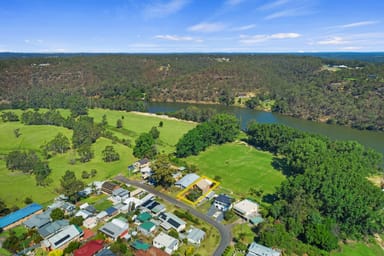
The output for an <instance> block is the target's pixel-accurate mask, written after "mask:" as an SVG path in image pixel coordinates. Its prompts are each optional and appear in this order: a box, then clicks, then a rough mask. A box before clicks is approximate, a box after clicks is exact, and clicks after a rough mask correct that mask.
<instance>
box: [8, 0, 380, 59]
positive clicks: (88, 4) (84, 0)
mask: <svg viewBox="0 0 384 256" xmlns="http://www.w3.org/2000/svg"><path fill="white" fill-rule="evenodd" d="M383 10H384V1H382V0H271V1H265V0H221V1H219V0H2V1H1V2H0V52H4V51H12V52H132V53H133V52H329V51H361V52H369V51H384V26H383V24H384V18H383V17H384V16H383Z"/></svg>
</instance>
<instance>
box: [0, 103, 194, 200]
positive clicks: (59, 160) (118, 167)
mask: <svg viewBox="0 0 384 256" xmlns="http://www.w3.org/2000/svg"><path fill="white" fill-rule="evenodd" d="M12 111H14V112H16V113H18V114H21V111H20V110H12ZM40 111H45V110H40ZM60 112H61V113H62V114H63V115H68V114H69V112H68V110H60ZM104 114H106V116H107V120H108V124H109V125H108V127H107V129H109V130H111V131H112V132H113V133H114V134H115V135H116V136H118V137H120V138H127V139H130V140H131V141H132V146H133V145H134V141H135V139H136V138H137V137H138V136H139V135H140V134H141V133H142V132H148V131H149V130H150V129H151V128H152V127H153V126H158V124H159V122H160V121H162V122H163V127H161V128H160V127H159V128H158V129H159V131H160V138H159V144H160V145H159V147H158V150H159V151H160V152H165V153H170V152H173V151H174V149H175V144H176V143H177V141H178V140H179V138H180V137H181V136H182V135H183V134H184V133H185V132H187V131H188V130H189V129H191V128H193V127H194V126H195V124H193V123H190V122H184V121H176V120H167V119H162V118H160V117H156V116H145V115H140V114H135V113H129V112H123V111H111V110H102V109H96V110H90V111H89V115H90V116H92V117H94V118H95V121H96V122H100V121H101V118H102V116H103V115H104ZM122 117H124V119H122V120H123V128H122V129H116V128H115V125H116V121H117V119H119V118H122ZM17 128H18V129H20V133H21V136H20V137H19V138H16V136H15V135H14V130H15V129H17ZM0 130H1V133H0V141H1V144H0V198H2V199H3V200H4V201H5V203H6V204H7V205H8V206H10V207H11V206H14V205H16V206H19V207H21V206H23V205H24V199H25V198H26V197H31V198H32V199H33V200H34V201H36V202H38V203H41V204H46V203H48V202H49V201H51V200H52V199H53V198H54V197H55V196H57V192H56V189H57V188H58V187H59V186H60V178H61V177H62V176H63V174H64V173H65V171H66V170H71V171H74V172H75V173H76V176H77V177H78V178H80V177H81V173H82V171H87V172H90V170H92V169H96V170H97V175H96V176H95V177H94V178H92V179H84V182H85V183H90V182H91V181H93V180H104V179H108V178H112V177H114V176H115V175H117V174H118V173H125V172H126V170H127V166H128V165H130V164H132V163H133V162H134V161H136V160H137V159H135V157H134V156H133V155H132V148H130V147H127V146H124V145H121V144H112V141H111V140H109V139H106V138H99V139H98V140H97V141H96V143H94V144H93V145H92V150H93V151H94V153H95V157H94V159H92V160H91V161H90V162H88V163H80V162H78V161H77V162H76V163H75V164H70V162H71V160H72V159H76V158H77V155H76V152H75V151H74V150H70V151H68V152H67V153H65V154H57V155H55V156H53V157H51V158H50V159H49V160H48V162H49V166H50V167H51V169H52V173H51V175H50V176H49V178H50V179H51V180H52V183H51V184H50V185H49V186H47V187H37V186H36V185H35V178H34V176H33V175H25V174H23V173H21V172H18V171H14V172H11V171H9V170H8V169H7V168H6V164H5V160H4V157H5V155H6V154H8V153H9V152H10V151H13V150H19V149H20V150H28V149H31V150H35V151H37V152H38V153H39V152H40V146H41V145H43V144H45V143H46V142H48V141H50V140H52V139H53V138H54V137H55V136H56V135H57V133H59V132H61V133H63V134H64V135H65V136H67V137H68V138H69V139H71V137H72V131H71V130H68V129H66V128H63V127H56V126H48V125H23V124H21V123H20V122H8V123H3V122H1V121H0ZM107 145H112V146H113V147H114V148H115V150H116V151H117V152H118V153H119V154H120V160H119V161H116V162H112V163H105V162H104V161H103V160H102V151H103V150H104V148H105V146H107Z"/></svg>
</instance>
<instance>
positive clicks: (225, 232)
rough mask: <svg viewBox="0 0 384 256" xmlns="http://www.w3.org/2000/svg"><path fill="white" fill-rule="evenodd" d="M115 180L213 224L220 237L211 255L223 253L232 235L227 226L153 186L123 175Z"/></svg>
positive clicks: (217, 255) (219, 255) (215, 255)
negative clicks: (142, 190) (139, 189)
mask: <svg viewBox="0 0 384 256" xmlns="http://www.w3.org/2000/svg"><path fill="white" fill-rule="evenodd" d="M115 180H117V181H119V182H122V183H125V184H128V185H133V186H136V187H139V188H142V189H144V190H146V191H148V192H149V193H152V194H154V195H155V196H157V197H159V198H162V199H164V200H166V201H168V202H169V203H171V204H174V205H176V206H178V207H179V208H181V209H184V210H187V211H188V212H189V213H190V214H192V215H194V216H195V217H198V218H200V219H202V220H203V221H205V222H207V223H208V224H210V225H211V226H214V227H215V228H216V229H217V230H218V231H219V233H220V237H221V239H220V244H219V246H218V247H217V248H216V250H215V252H214V253H213V256H221V255H222V254H223V252H224V250H225V248H226V247H227V246H228V245H229V243H230V242H231V239H232V237H231V230H230V229H229V228H227V227H226V226H224V225H223V224H221V223H218V222H217V221H215V220H213V219H211V218H210V217H208V216H207V215H205V214H203V213H201V212H199V211H197V210H196V209H195V208H193V207H191V206H189V205H187V204H184V203H183V202H180V201H178V200H176V199H175V198H173V197H171V196H168V195H166V194H163V193H161V192H159V191H157V190H156V189H154V188H153V187H151V186H148V185H147V184H143V183H141V182H139V181H134V180H129V179H127V178H126V177H124V176H117V177H115Z"/></svg>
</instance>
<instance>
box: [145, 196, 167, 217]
mask: <svg viewBox="0 0 384 256" xmlns="http://www.w3.org/2000/svg"><path fill="white" fill-rule="evenodd" d="M140 207H141V208H142V209H143V210H146V211H150V212H152V213H153V214H155V215H157V214H159V213H161V212H164V211H165V206H164V205H163V204H161V203H159V202H156V201H154V200H152V199H150V200H148V201H146V202H144V203H143V204H142V205H141V206H140Z"/></svg>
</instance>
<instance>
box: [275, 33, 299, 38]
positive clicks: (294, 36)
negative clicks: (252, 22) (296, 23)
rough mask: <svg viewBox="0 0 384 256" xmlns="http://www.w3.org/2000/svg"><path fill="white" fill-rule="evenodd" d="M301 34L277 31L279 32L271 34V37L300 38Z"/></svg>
mask: <svg viewBox="0 0 384 256" xmlns="http://www.w3.org/2000/svg"><path fill="white" fill-rule="evenodd" d="M300 36H301V35H300V34H298V33H277V34H273V35H271V36H270V37H271V38H272V39H288V38H298V37H300Z"/></svg>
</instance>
